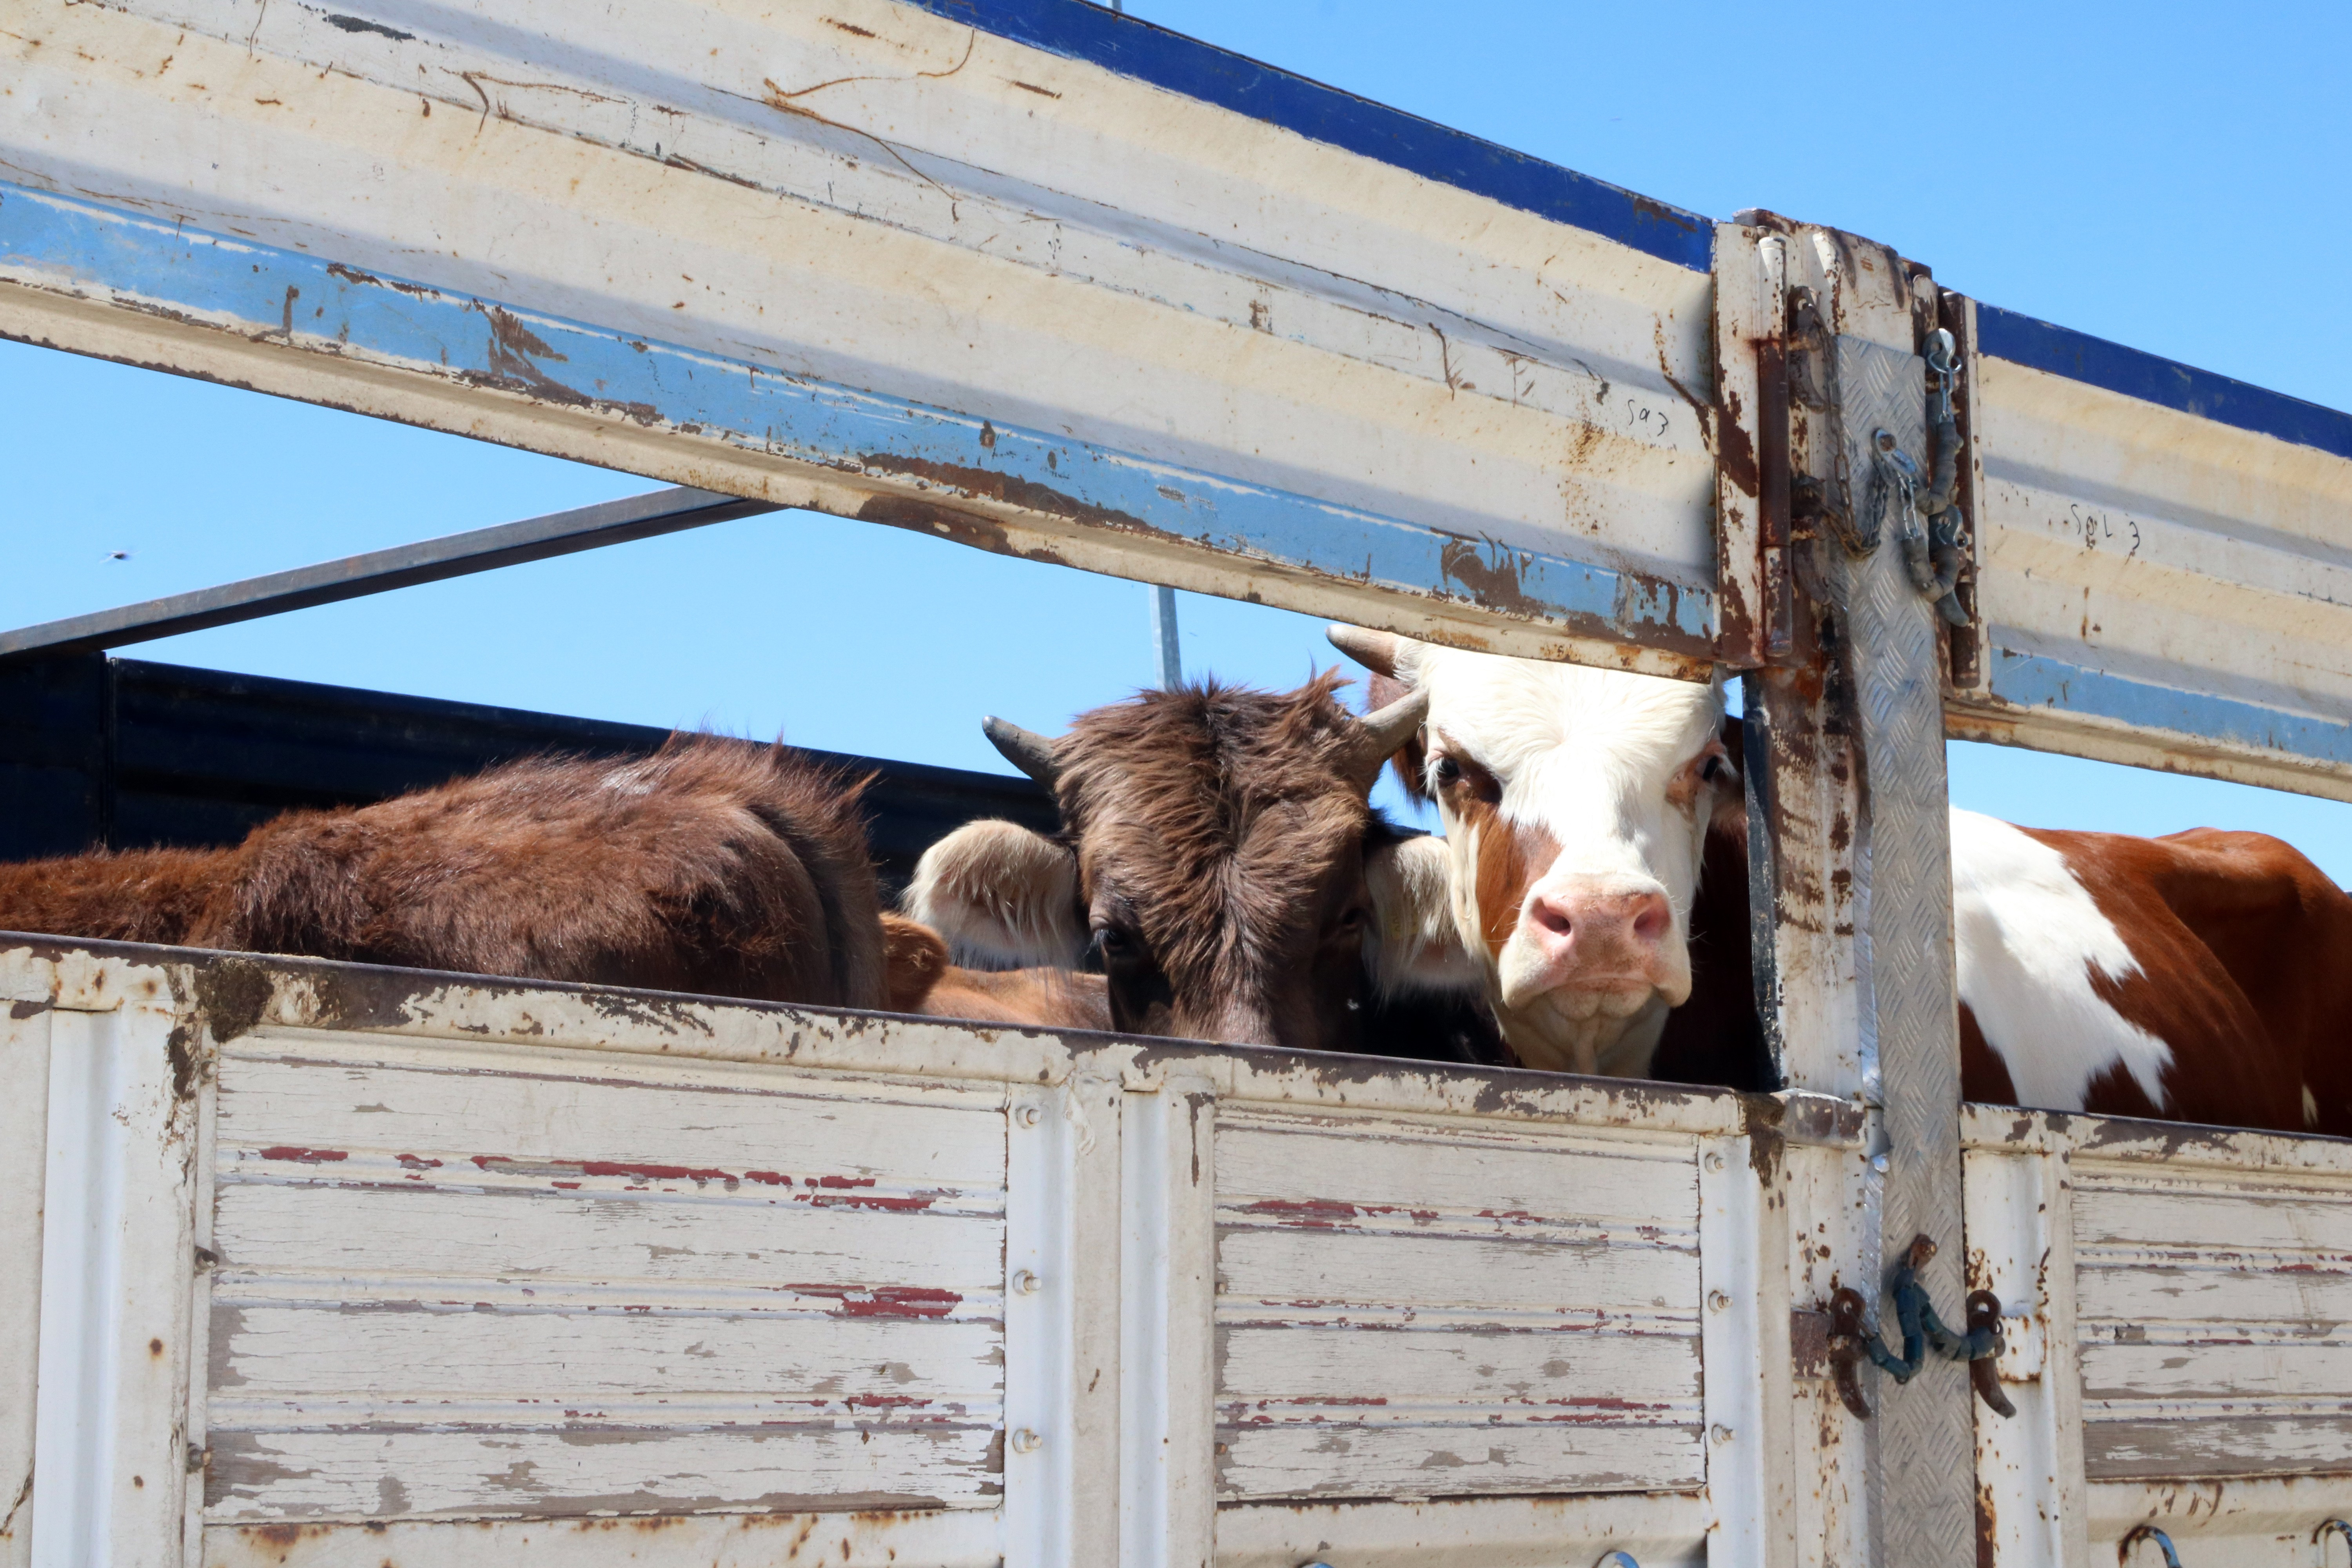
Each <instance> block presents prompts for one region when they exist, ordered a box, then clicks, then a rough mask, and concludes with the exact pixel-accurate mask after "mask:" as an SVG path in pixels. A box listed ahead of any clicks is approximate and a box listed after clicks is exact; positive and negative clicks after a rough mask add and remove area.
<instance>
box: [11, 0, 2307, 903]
mask: <svg viewBox="0 0 2352 1568" xmlns="http://www.w3.org/2000/svg"><path fill="white" fill-rule="evenodd" d="M1129 9H1130V10H1131V11H1133V12H1134V13H1136V14H1137V15H1139V16H1143V17H1146V18H1148V19H1150V20H1151V21H1155V22H1159V23H1162V24H1164V25H1166V26H1171V27H1174V28H1176V29H1178V30H1180V31H1182V32H1187V33H1191V34H1192V35H1194V36H1196V37H1202V38H1206V39H1208V40H1210V41H1211V42H1213V43H1216V44H1219V45H1222V46H1223V47H1229V48H1234V49H1237V50H1240V51H1241V52H1243V53H1245V54H1249V55H1253V56H1255V57H1257V58H1262V59H1265V60H1268V61H1271V62H1272V63H1274V64H1276V65H1280V66H1283V67H1286V68H1291V69H1295V70H1298V71H1301V72H1303V73H1305V74H1307V75H1309V76H1313V77H1316V78H1318V79H1322V80H1325V81H1328V82H1332V83H1334V84H1336V85H1338V86H1340V87H1343V88H1347V89H1350V90H1353V91H1356V92H1360V93H1362V94H1364V95H1365V96H1367V97H1370V98H1374V99H1378V100H1381V101H1384V102H1388V103H1391V104H1394V105H1396V106H1398V107H1400V108H1402V109H1405V110H1411V111H1412V112H1415V113H1419V114H1423V115H1426V116H1428V117H1429V118H1431V119H1433V120H1438V121H1444V122H1445V123H1447V124H1450V125H1454V126H1457V127H1459V128H1461V129H1464V130H1466V131H1469V132H1475V133H1476V134H1479V135H1483V136H1486V137H1489V138H1491V139H1493V140H1495V141H1497V142H1503V143H1505V144H1507V145H1509V146H1512V147H1516V148H1518V149H1520V150H1522V151H1525V152H1528V153H1535V154H1537V155H1538V156H1541V157H1545V158H1549V159H1551V160H1553V161H1555V162H1558V163H1565V164H1567V165H1569V166H1570V167H1571V168H1575V169H1579V170H1581V171H1583V172H1584V173H1586V174H1593V175H1596V176H1598V177H1600V178H1602V179H1607V180H1611V181H1613V182H1615V183H1617V184H1622V185H1626V186H1629V187H1631V188H1632V189H1633V190H1636V191H1639V192H1641V193H1643V195H1651V196H1655V197H1658V198H1660V199H1662V200H1664V201H1668V202H1672V203H1675V204H1676V205H1682V206H1686V207H1690V208H1694V209H1696V210H1697V211H1700V212H1703V213H1706V214H1708V215H1709V216H1729V215H1730V214H1731V213H1733V212H1735V211H1737V210H1738V209H1739V208H1741V207H1747V206H1767V207H1770V208H1773V209H1775V210H1777V211H1780V212H1784V213H1787V214H1790V216H1798V217H1802V218H1807V219H1811V220H1816V221H1820V222H1824V223H1832V224H1837V225H1840V226H1844V227H1846V228H1850V229H1853V230H1855V231H1857V232H1860V233H1863V234H1866V235H1869V236H1871V237H1874V238H1878V239H1883V240H1885V241H1888V242H1890V243H1893V244H1895V245H1896V246H1898V247H1901V248H1902V249H1903V250H1904V251H1905V252H1906V254H1908V255H1911V256H1914V257H1916V258H1921V259H1924V260H1926V261H1927V262H1929V263H1930V264H1931V265H1933V266H1934V267H1935V268H1936V271H1937V277H1938V278H1940V279H1943V280H1944V281H1945V282H1946V283H1948V284H1949V285H1950V286H1952V287H1955V288H1958V289H1963V290H1965V291H1967V292H1969V293H1970V294H1973V295H1975V296H1976V297H1978V298H1979V299H1982V300H1988V301H1990V302H1992V303H1996V304H2000V305H2004V306H2007V307H2010V308H2011V309H2014V310H2023V311H2026V312H2029V313H2031V314H2033V315H2037V316H2041V317H2044V318H2046V319H2049V320H2052V321H2060V322H2063V324H2065V325H2067V326H2071V327H2075V328H2079V329H2081V330H2083V331H2090V332H2095V333H2097V334H2099V335H2101V336H2105V337H2110V338H2115V339H2117V340H2119V341H2121V342H2127V343H2130V344H2133V345H2134V346H2136V347H2139V348H2144V349H2147V350H2151V351H2153V352H2155V353H2161V354H2165V355H2168V356H2170V357H2172V358H2175V359H2179V360H2184V361H2186V362H2188V363H2192V364H2197V365H2200V366H2204V367H2206V368H2209V369H2211V370H2216V371H2220V372H2221V373H2223V374H2229V375H2233V376H2238V377H2241V378H2242V379H2245V380H2248V381H2252V382H2255V383H2257V384H2262V385H2265V386H2270V387H2273V388H2276V389H2278V390H2280V391H2283V392H2286V393H2290V394H2293V395H2296V396H2299V397H2305V398H2309V399H2311V400H2312V401H2314V402H2317V403H2322V404H2326V405H2329V406H2332V407H2336V408H2352V324H2347V321H2352V313H2347V310H2346V309H2345V307H2344V304H2343V300H2342V290H2341V288H2340V284H2341V280H2342V279H2343V277H2344V273H2345V268H2346V265H2347V263H2346V259H2345V258H2347V256H2352V216H2347V214H2352V200H2347V196H2352V191H2347V184H2352V174H2347V171H2352V113H2347V110H2346V108H2345V103H2344V97H2345V95H2344V90H2343V85H2342V83H2343V72H2344V69H2345V64H2344V62H2345V61H2346V60H2347V59H2352V6H2347V5H2342V4H2340V3H2337V4H2333V5H2293V4H2268V5H2265V4H2250V5H2237V6H2231V7H2220V6H2212V5H2168V4H2163V3H2152V4H2138V5H2128V6H2126V5H2110V4H2097V5H2049V4H2046V3H2044V4H2041V5H2032V6H2028V5H2013V4H1978V5H1971V6H1969V7H1966V8H1964V9H1947V10H1944V11H1940V12H1937V11H1929V12H1923V13H1900V12H1896V11H1890V10H1888V9H1887V8H1886V7H1885V6H1883V5H1862V4H1855V3H1849V0H1817V3H1816V4H1814V5H1809V6H1806V7H1802V8H1801V9H1800V10H1798V11H1790V10H1788V9H1786V8H1778V9H1776V8H1769V7H1762V6H1754V5H1692V4H1683V5H1673V4H1664V5H1646V6H1605V7H1604V6H1589V5H1568V4H1560V3H1559V0H1552V3H1549V4H1527V3H1520V0H1454V3H1453V4H1449V5H1445V6H1444V7H1432V6H1430V5H1409V4H1404V3H1402V0H1284V3H1282V4H1276V5H1269V4H1266V3H1265V0H1250V3H1243V0H1135V3H1134V4H1132V5H1130V6H1129ZM1914 15H1916V16H1921V17H1924V18H1927V19H1928V26H1927V30H1926V31H1924V32H1923V33H1921V34H1920V35H1919V36H1917V37H1906V36H1905V35H1903V34H1902V33H1900V32H1899V31H1898V30H1897V29H1898V27H1899V26H1900V25H1901V23H1902V20H1903V18H1904V17H1905V16H1914ZM1800 18H1801V20H1802V26H1800V25H1799V19H1800ZM0 430H5V431H7V432H8V436H7V437H6V439H5V451H6V455H7V457H8V464H7V470H8V479H7V484H6V488H5V499H0V518H5V536H6V540H7V560H8V563H9V568H10V569H9V570H8V571H7V572H6V573H5V574H0V625H8V626H18V625H24V624H26V623H30V622H34V621H39V620H47V619H50V618H53V617H55V616H65V615H72V614H76V613H79V612H81V611H85V610H91V609H98V608H101V607H104V606H106V605H115V604H121V603H124V602H127V601H131V600H134V599H140V598H145V597H149V596H152V595H158V594H164V593H172V592H176V591H179V590H182V589H186V588H193V587H198V586H202V585H204V584H209V583H216V582H222V581H226V580H228V579H231V578H235V577H240V576H246V575H249V574H254V573H258V572H266V571H272V570H276V569H278V568H282V567H287V566H292V565H298V564H300V563H305V562H310V561H315V560H320V559H324V558H327V557H330V556H335V555H341V554H346V553H349V552H353V551H358V550H365V549H373V548H376V547H380V546H383V545H387V544H392V543H396V542H403V541H406V540H411V539H416V538H422V537H425V536H428V535H433V534H439V533H446V532H450V531H456V530H458V529H463V528H472V527H479V526H482V525H485V524H488V523H492V522H499V521H509V520H510V519H513V518H519V517H525V516H530V515H533V514H536V513H539V512H543V511H551V510H557V509H559V508H562V507H566V506H575V505H580V504H583V503H585V502H588V501H591V500H602V499H604V498H607V497H611V496H617V495H625V494H630V493H633V492H635V491H636V490H640V489H646V488H647V487H646V483H645V481H643V480H640V479H634V478H632V477H630V476H627V475H624V474H614V473H607V472H603V471H600V470H596V469H592V468H581V467H577V466H574V465H570V464H565V463H560V462H556V461H553V460H551V459H547V458H537V457H532V456H530V455H527V454H523V453H519V452H511V451H507V450H504V449H502V448H499V447H488V446H483V445H479V444H478V443H474V442H469V441H466V440H462V439H459V438H457V437H445V436H437V435H432V434H428V433H425V432H421V431H415V430H409V429H404V428H402V427H399V426H390V425H384V424H381V423H377V422H374V421H371V420H366V419H362V418H359V417H356V416H349V415H342V414H337V413H334V412H331V411H329V410H325V409H318V408H310V407H306V406H303V405H297V404H290V403H283V402H278V401H276V400H273V399H268V398H264V397H259V396H256V395H251V394H246V393H238V392H234V391H229V390H226V389H224V388H219V387H215V386H208V385H205V384H199V383H194V382H187V381H181V380H177V379H174V378H172V377H167V376H161V375H154V374H147V373H142V372H137V371H131V370H126V369H122V368H121V367H117V366H113V365H108V364H102V363H96V362H92V361H85V360H78V359H74V358H71V357H69V356H66V355H61V354H56V353H47V352H44V351H41V350H37V349H30V348H26V347H23V346H21V345H16V344H8V343H0ZM2347 531H2352V520H2347ZM112 552H128V558H127V559H121V560H118V559H114V558H113V554H112ZM1148 592H1149V590H1147V589H1146V588H1144V587H1142V586H1140V585H1139V584H1131V583H1124V582H1119V581H1116V580H1113V579H1108V578H1098V577H1088V576H1086V575H1084V574H1077V573H1073V572H1069V571H1066V570H1063V569H1060V568H1055V567H1049V566H1041V565H1037V564H1034V563H1024V562H1011V561H1003V560H999V559H997V558H994V557H992V556H987V555H983V554H981V553H978V552H972V551H969V550H963V549H961V548H959V547H957V546H954V545H950V544H947V543H944V542H938V541H934V540H929V539H924V538H920V537H917V536H915V535H911V534H907V533H902V532H898V531H892V530H888V529H883V528H876V527H872V526H869V525H863V524H857V523H852V522H845V521H839V520H836V519H831V518H824V517H819V516H815V515H813V514H808V513H798V512H795V513H786V514H779V515H775V516H772V517H768V518H761V519H753V520H749V521H740V522H736V523H732V524H728V525H725V526H722V527H719V528H716V529H711V530H706V531H699V532H696V533H690V534H683V535H677V536H674V537H671V538H668V539H663V540H652V541H646V542H639V543H636V544H632V545H626V546H622V547H619V548H616V549H613V550H607V551H601V552H594V553H592V554H589V555H585V556H576V557H572V558H571V559H568V560H563V561H556V562H546V563H539V564H537V565H532V566H526V567H519V568H513V569H510V570H509V571H506V572H502V573H498V574H491V575H489V576H486V577H478V578H472V579H467V580H465V581H461V582H457V583H450V584H438V585H436V586H433V587H428V588H418V589H410V590H408V591H406V592H404V593H401V594H397V595H386V596H383V597H380V598H376V599H372V600H365V601H361V602H358V603H356V604H352V605H339V606H332V607H329V608H325V609H319V610H311V611H306V612H303V613H301V614H299V615H295V616H282V617H278V618H277V619H274V620H270V621H265V622H259V623H255V624H252V625H248V626H238V627H227V628H223V629H220V630H216V631H212V632H205V633H200V634H197V635H195V636H193V637H179V638H173V639H171V640H169V641H165V642H159V643H152V644H148V645H145V646H144V647H139V648H133V649H128V650H125V651H126V652H127V653H129V654H130V655H131V657H137V658H156V659H163V660H167V661H171V662H175V663H182V664H192V665H203V666H208V667H212V668H227V669H236V670H246V671H251V672H256V673H261V674H268V675H279V676H287V677H291V678H295V679H310V680H325V681H333V682H339V683H343V684H349V685H354V686H363V687H373V688H377V689H386V690H394V691H409V692H417V693H422V694H425V695H428V696H436V697H450V698H459V699H464V700H472V701H483V702H497V703H506V704H510V705H514V706H519V707H526V708H535V709H541V710H551V711H556V712H565V713H578V714H585V715H591V716H593V717H598V718H609V719H622V720H628V721H635V722H640V723H650V724H689V725H690V724H700V723H708V724H712V725H715V726H718V727H719V728H723V729H727V730H731V731H738V732H744V733H751V734H756V735H761V736H767V735H774V734H780V733H781V734H782V735H783V736H784V737H785V738H787V739H789V740H792V741H794V742H800V743H803V744H806V745H812V746H820V747H826V748H830V749H834V750H837V751H848V752H866V753H868V754H872V755H879V756H890V757H902V758H910V759H914V760H919V761H924V762H934V763H950V764H954V765H958V766H963V767H982V768H996V769H999V770H1001V769H1002V767H1003V764H1002V763H1000V762H999V761H998V760H997V758H996V756H995V754H994V752H992V751H990V750H989V748H988V746H987V744H986V743H985V742H983V741H982V739H981V736H980V731H979V720H980V718H981V716H982V714H983V713H987V712H1000V713H1003V714H1004V715H1005V716H1007V717H1009V718H1013V719H1016V720H1018V721H1021V722H1023V723H1024V724H1027V725H1029V726H1030V727H1032V728H1034V729H1041V730H1050V729H1054V728H1057V727H1058V726H1059V725H1060V724H1061V723H1062V722H1063V721H1065V720H1066V719H1067V718H1068V716H1069V715H1070V714H1072V713H1073V712H1076V711H1077V710H1081V709H1084V708H1087V707H1090V706H1093V705H1094V704H1097V703H1099V702H1104V701H1108V700H1115V699H1117V698H1118V697H1121V696H1124V695H1126V694H1127V693H1128V692H1129V691H1131V690H1132V689H1135V688H1136V687H1137V686H1139V685H1142V684H1144V683H1146V682H1148V681H1150V679H1152V673H1151V664H1150V648H1149V647H1148V643H1147V637H1146V628H1147V611H1146V595H1147V594H1148ZM1180 599H1181V606H1182V608H1181V620H1182V625H1183V645H1184V658H1185V667H1186V669H1187V670H1188V672H1199V671H1202V670H1208V671H1213V672H1215V673H1217V674H1220V675H1223V676H1227V677H1231V678H1234V679H1244V680H1250V681H1255V682H1257V683H1260V684H1265V685H1274V686H1288V685H1292V684H1296V683H1297V681H1298V680H1299V679H1303V678H1304V677H1305V676H1306V675H1307V672H1308V670H1309V669H1310V668H1314V667H1315V666H1317V665H1318V664H1328V663H1329V662H1331V658H1332V656H1331V655H1330V654H1329V652H1328V648H1327V647H1326V646H1325V645H1324V643H1323V641H1322V637H1321V633H1320V624H1319V623H1318V622H1314V621H1309V620H1307V619H1305V618H1303V617H1299V616H1289V615H1286V614H1284V613H1283V612H1280V611H1275V610H1267V609H1263V608H1256V607H1253V606H1249V605H1237V604H1229V603H1224V602H1221V601H1217V600H1213V599H1205V598H1201V597H1198V596H1195V595H1180ZM1951 756H1952V781H1953V782H1952V793H1953V798H1954V799H1955V800H1956V801H1957V802H1958V803H1959V804H1961V805H1970V806H1975V807H1977V808H1979V809H1982V810H1986V811H1990V812H1992V813H1994V814H1996V815H1999V816H2006V817H2008V818H2010V819H2011V820H2013V821H2018V822H2022V823H2026V824H2029V825H2032V826H2078V827H2096V828H2104V829H2108V830H2114V831H2125V832H2150V833H2153V832H2165V831H2170V830H2172V829H2175V828H2179V827H2185V826H2196V825H2199V824H2210V825H2213V826H2234V827H2259V828H2263V829H2264V830H2265V831H2270V832H2274V833H2277V834H2279V835H2281V836H2282V837H2286V838H2287V839H2289V840H2290V841H2291V842H2293V843H2294V844H2296V845H2297V846H2298V847H2301V848H2303V849H2304V850H2305V852H2306V853H2308V854H2310V855H2311V856H2312V857H2313V858H2315V859H2316V860H2318V861H2319V862H2320V864H2321V865H2323V866H2325V867H2326V868H2327V869H2328V870H2329V871H2330V872H2331V873H2332V874H2333V875H2334V876H2335V878H2336V879H2337V880H2338V881H2340V882H2352V806H2344V805H2336V804H2333V803H2328V802H2320V801H2312V800H2306V799H2302V798H2299V797H2293V796H2285V795H2273V794H2269V793H2266V792H2257V791H2252V790H2247V789H2242V788H2238V787H2236V786H2231V785H2224V784H2211V783H2208V782H2205V781H2200V780H2190V779H2180V778H2174V777H2170V776H2168V775H2163V774H2157V773H2142V772H2137V771H2134V770H2128V769H2120V768H2113V767H2108V766H2105V765H2102V764H2097V763H2082V762H2076V761H2073V760H2070V759H2063V758H2052V757H2042V756H2036V755H2033V754H2031V753H2025V752H2008V751H2003V750H2000V749H1998V748H1992V747H1983V746H1974V745H1963V744H1955V745H1954V746H1953V747H1952V748H1951ZM1383 793H1384V795H1385V794H1388V793H1390V792H1389V791H1388V790H1387V788H1386V786H1384V792H1383Z"/></svg>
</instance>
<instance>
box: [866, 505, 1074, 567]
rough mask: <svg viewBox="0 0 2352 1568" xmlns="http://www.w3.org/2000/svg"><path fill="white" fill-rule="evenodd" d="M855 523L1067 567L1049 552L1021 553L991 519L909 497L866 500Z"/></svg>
mask: <svg viewBox="0 0 2352 1568" xmlns="http://www.w3.org/2000/svg"><path fill="white" fill-rule="evenodd" d="M857 521H860V522H878V523H882V524H884V525H886V526H887V527H890V528H904V529H908V530H910V531H914V532H916V533H928V534H932V535H935V536H936V537H938V538H940V539H945V540H948V541H950V542H953V543H956V544H964V545H969V546H971V548H972V549H974V550H985V551H987V552H989V553H990V554H991V555H1010V556H1013V558H1015V559H1016V560H1022V561H1042V562H1045V563H1046V564H1047V565H1050V566H1066V565H1068V564H1069V563H1068V562H1067V561H1065V560H1064V559H1063V558H1062V557H1061V556H1060V555H1058V554H1056V553H1055V552H1053V551H1051V550H1046V549H1043V548H1038V549H1029V550H1024V549H1021V548H1020V547H1018V546H1016V545H1015V544H1014V543H1013V540H1012V538H1011V536H1010V535H1008V534H1007V533H1006V532H1005V531H1004V525H1003V523H1000V522H998V521H996V520H995V519H994V518H991V517H982V516H981V515H980V514H979V513H977V512H970V511H959V510H956V509H954V508H953V507H945V506H940V504H938V503H937V502H935V501H927V500H918V499H916V498H915V497H912V496H887V495H877V496H872V497H869V498H867V500H866V501H865V502H864V503H863V504H861V505H860V506H859V507H858V509H857Z"/></svg>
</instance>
